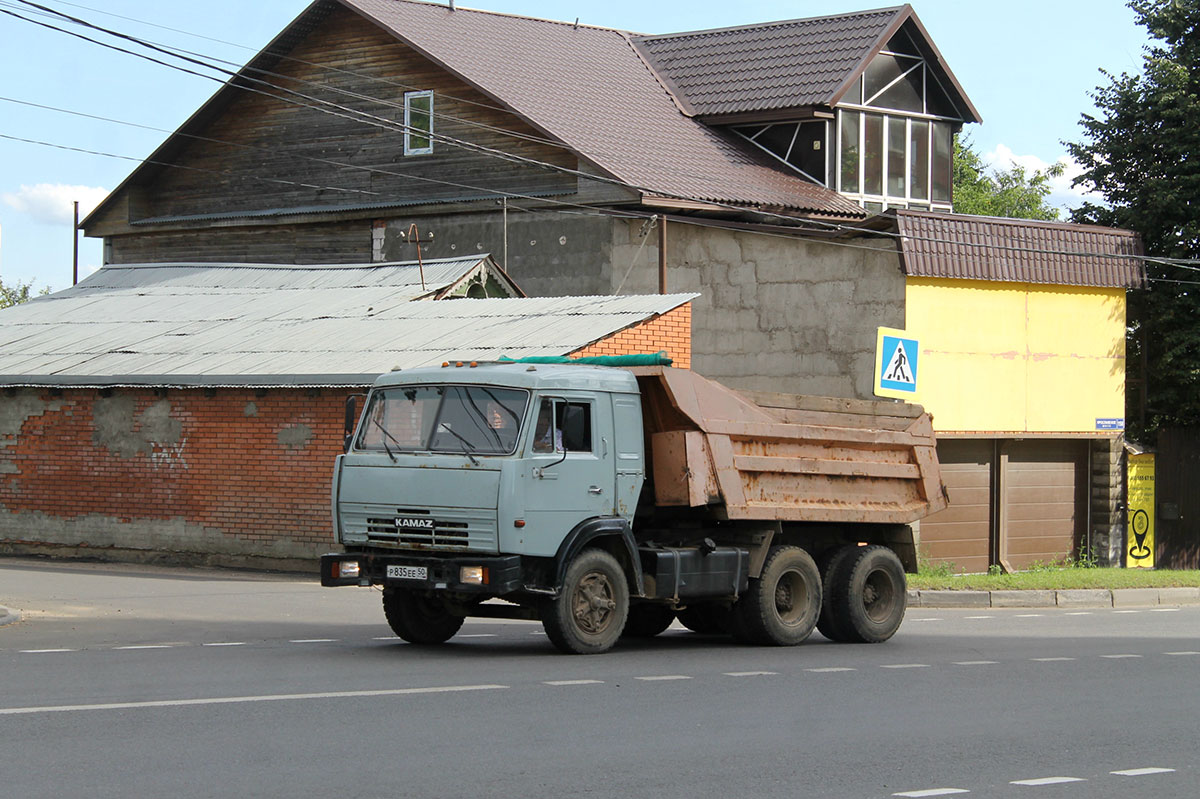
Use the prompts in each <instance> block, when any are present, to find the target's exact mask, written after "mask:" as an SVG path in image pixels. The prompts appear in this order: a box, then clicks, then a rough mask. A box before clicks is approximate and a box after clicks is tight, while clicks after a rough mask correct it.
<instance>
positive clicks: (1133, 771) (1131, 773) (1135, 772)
mask: <svg viewBox="0 0 1200 799" xmlns="http://www.w3.org/2000/svg"><path fill="white" fill-rule="evenodd" d="M1173 771H1175V769H1173V768H1127V769H1125V770H1124V771H1110V772H1108V773H1109V774H1116V775H1117V776H1118V777H1144V776H1146V775H1147V774H1170V773H1172V772H1173Z"/></svg>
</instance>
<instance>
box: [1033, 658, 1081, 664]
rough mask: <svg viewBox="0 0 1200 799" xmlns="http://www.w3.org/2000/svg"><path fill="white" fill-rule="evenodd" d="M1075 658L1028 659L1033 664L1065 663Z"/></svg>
mask: <svg viewBox="0 0 1200 799" xmlns="http://www.w3.org/2000/svg"><path fill="white" fill-rule="evenodd" d="M1074 659H1075V658H1030V660H1032V661H1033V662H1034V663H1065V662H1067V661H1068V660H1074Z"/></svg>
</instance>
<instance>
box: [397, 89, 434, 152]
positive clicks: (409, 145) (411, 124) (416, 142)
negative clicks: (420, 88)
mask: <svg viewBox="0 0 1200 799" xmlns="http://www.w3.org/2000/svg"><path fill="white" fill-rule="evenodd" d="M432 152H433V92H431V91H424V92H405V93H404V154H405V155H428V154H429V153H432Z"/></svg>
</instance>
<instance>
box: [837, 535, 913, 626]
mask: <svg viewBox="0 0 1200 799" xmlns="http://www.w3.org/2000/svg"><path fill="white" fill-rule="evenodd" d="M829 576H830V581H831V582H832V583H833V585H832V586H830V589H829V600H830V604H831V605H832V607H831V608H830V612H831V614H832V617H833V629H832V632H833V633H834V635H836V636H838V637H837V638H836V639H835V640H838V641H848V642H851V643H862V644H877V643H880V642H882V641H886V640H887V639H889V638H891V637H892V636H893V635H895V634H896V630H898V629H899V628H900V622H902V621H904V610H905V607H906V606H907V604H908V594H907V593H906V590H905V580H904V566H903V565H901V563H900V558H898V557H897V556H896V553H895V552H893V551H892V550H890V549H888V548H887V547H884V546H869V547H854V548H853V549H852V550H851V551H850V552H849V554H847V555H846V556H845V557H844V558H841V559H839V560H838V561H837V563H836V564H834V567H833V569H832V570H831V574H830V575H829Z"/></svg>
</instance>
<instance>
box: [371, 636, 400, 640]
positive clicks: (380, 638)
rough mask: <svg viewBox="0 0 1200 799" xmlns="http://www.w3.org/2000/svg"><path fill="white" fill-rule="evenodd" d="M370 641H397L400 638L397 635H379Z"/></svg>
mask: <svg viewBox="0 0 1200 799" xmlns="http://www.w3.org/2000/svg"><path fill="white" fill-rule="evenodd" d="M371 640H372V641H399V640H400V636H398V635H380V636H377V637H375V638H372V639H371Z"/></svg>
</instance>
